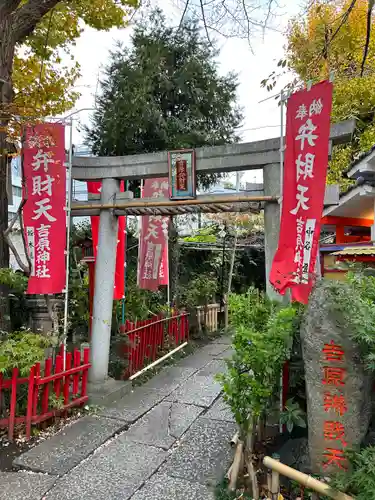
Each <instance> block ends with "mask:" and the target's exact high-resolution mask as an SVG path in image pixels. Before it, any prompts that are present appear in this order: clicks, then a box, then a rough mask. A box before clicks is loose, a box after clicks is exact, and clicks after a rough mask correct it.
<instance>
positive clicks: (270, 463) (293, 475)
mask: <svg viewBox="0 0 375 500" xmlns="http://www.w3.org/2000/svg"><path fill="white" fill-rule="evenodd" d="M263 463H264V465H265V466H266V467H268V468H269V469H272V470H273V471H276V472H278V473H279V474H281V475H282V476H286V477H288V478H289V479H293V480H294V481H297V482H298V483H300V484H302V486H305V488H309V489H311V490H314V491H316V492H317V493H319V494H321V495H325V496H327V497H330V498H333V499H334V500H354V498H353V497H351V496H349V495H346V494H345V493H341V492H340V491H337V490H334V489H333V488H331V487H330V486H329V484H326V483H322V482H321V481H318V480H317V479H315V478H314V477H311V476H309V475H307V474H304V473H303V472H300V471H298V470H295V469H292V468H291V467H288V466H287V465H285V464H282V463H281V462H279V461H278V460H274V459H273V458H271V457H264V459H263Z"/></svg>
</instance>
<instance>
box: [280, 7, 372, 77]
mask: <svg viewBox="0 0 375 500" xmlns="http://www.w3.org/2000/svg"><path fill="white" fill-rule="evenodd" d="M350 3H351V0H336V1H335V2H330V3H329V4H325V2H324V1H323V0H321V1H318V2H315V3H314V5H313V6H312V7H311V8H310V10H309V13H308V15H307V18H306V19H302V20H301V19H300V18H298V19H294V20H293V21H292V22H291V24H290V26H289V31H288V55H289V57H290V59H291V62H292V66H293V68H294V69H295V70H296V71H297V72H298V74H299V75H301V77H303V78H304V79H314V78H318V77H320V76H321V74H322V70H324V71H323V73H325V76H327V75H326V74H327V73H328V72H329V71H332V70H334V71H335V72H337V73H338V74H340V75H346V76H348V77H353V76H355V75H359V72H360V64H361V61H362V56H363V47H364V44H365V39H366V30H367V28H366V16H367V0H357V2H356V5H355V7H354V9H353V10H352V11H351V13H350V14H349V16H348V18H347V20H346V22H343V18H344V16H345V13H346V12H347V10H348V7H349V5H350ZM338 28H340V29H338ZM324 66H326V67H324ZM374 66H375V33H374V32H373V33H372V35H371V40H370V47H369V58H368V60H367V67H368V68H369V70H370V71H371V73H372V72H373V70H374Z"/></svg>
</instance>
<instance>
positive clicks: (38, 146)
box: [23, 123, 66, 294]
mask: <svg viewBox="0 0 375 500" xmlns="http://www.w3.org/2000/svg"><path fill="white" fill-rule="evenodd" d="M64 133H65V132H64V126H63V125H61V124H58V123H41V124H38V125H35V126H33V127H32V126H29V127H27V128H26V139H25V143H24V146H23V165H24V176H25V179H24V182H25V185H24V192H23V196H24V199H25V198H26V199H27V201H26V203H25V205H24V207H23V222H24V227H25V235H26V242H27V247H28V254H29V257H30V260H31V273H30V278H29V283H28V288H27V293H29V294H54V293H61V292H63V290H64V288H65V272H66V258H65V249H66V210H65V209H66V167H65V137H64Z"/></svg>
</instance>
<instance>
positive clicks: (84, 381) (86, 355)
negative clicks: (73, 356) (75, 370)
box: [81, 349, 90, 397]
mask: <svg viewBox="0 0 375 500" xmlns="http://www.w3.org/2000/svg"><path fill="white" fill-rule="evenodd" d="M89 359H90V349H85V350H84V351H83V364H84V365H87V364H88V363H89ZM88 374H89V369H88V368H84V369H83V370H82V387H81V390H82V393H81V396H82V397H83V396H86V395H87V380H88Z"/></svg>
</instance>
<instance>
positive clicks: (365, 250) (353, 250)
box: [332, 246, 375, 257]
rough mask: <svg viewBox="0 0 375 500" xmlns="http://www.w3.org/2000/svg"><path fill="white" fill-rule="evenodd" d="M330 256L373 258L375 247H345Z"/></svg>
mask: <svg viewBox="0 0 375 500" xmlns="http://www.w3.org/2000/svg"><path fill="white" fill-rule="evenodd" d="M332 255H341V256H343V255H347V256H349V255H354V256H356V255H367V256H371V257H374V256H375V247H374V246H357V247H354V246H353V247H345V248H343V249H342V250H339V251H338V252H333V253H332Z"/></svg>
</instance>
